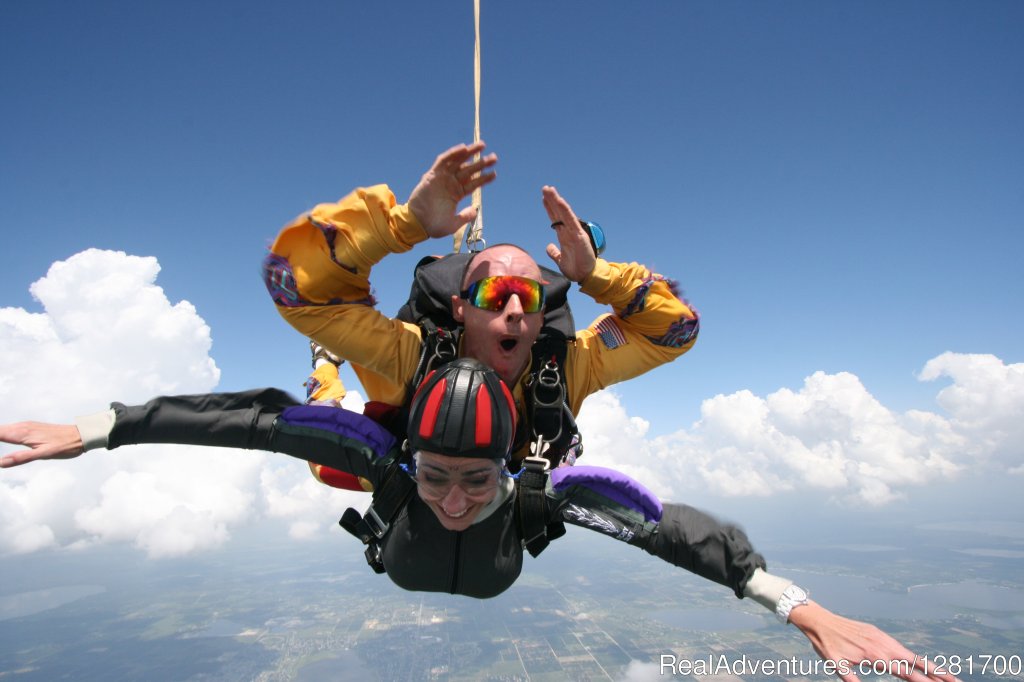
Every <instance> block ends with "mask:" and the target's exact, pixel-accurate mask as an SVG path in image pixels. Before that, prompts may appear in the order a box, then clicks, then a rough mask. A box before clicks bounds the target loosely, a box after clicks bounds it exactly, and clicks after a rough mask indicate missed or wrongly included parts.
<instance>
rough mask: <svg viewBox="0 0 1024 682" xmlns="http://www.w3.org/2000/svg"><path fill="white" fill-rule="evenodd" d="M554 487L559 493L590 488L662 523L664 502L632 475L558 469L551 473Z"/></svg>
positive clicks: (578, 468)
mask: <svg viewBox="0 0 1024 682" xmlns="http://www.w3.org/2000/svg"><path fill="white" fill-rule="evenodd" d="M551 485H552V487H553V488H554V489H555V490H557V491H562V490H565V489H567V488H569V487H570V486H574V485H579V486H583V487H586V488H590V489H591V490H593V491H594V492H596V493H600V494H601V495H604V496H605V497H607V498H608V499H610V500H614V501H615V502H618V503H619V504H622V505H625V506H627V507H629V508H630V509H633V510H634V511H638V512H640V513H641V514H643V515H644V520H646V521H660V520H661V500H659V499H658V498H657V497H656V496H655V495H654V493H652V492H651V491H650V490H648V489H647V488H645V487H644V486H643V485H641V484H640V483H639V482H637V481H634V480H633V479H632V478H630V477H629V476H626V475H625V474H623V473H620V472H618V471H615V470H614V469H606V468H604V467H595V466H580V465H576V466H571V467H558V468H557V469H554V470H553V471H552V472H551Z"/></svg>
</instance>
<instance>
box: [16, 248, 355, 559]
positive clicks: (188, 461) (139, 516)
mask: <svg viewBox="0 0 1024 682" xmlns="http://www.w3.org/2000/svg"><path fill="white" fill-rule="evenodd" d="M159 271H160V266H159V264H158V263H157V261H156V259H155V258H142V257H137V256H129V255H126V254H124V253H121V252H113V251H100V250H96V249H90V250H88V251H84V252H82V253H79V254H76V255H74V256H72V257H71V258H69V259H67V260H66V261H60V262H57V263H54V264H53V266H52V267H51V268H50V270H49V272H48V273H47V274H46V276H45V277H43V278H42V279H40V280H38V281H37V282H35V283H33V284H32V285H31V287H30V291H31V293H32V295H33V297H34V298H35V299H36V300H37V301H39V303H40V305H41V307H42V312H29V311H26V310H24V309H21V308H3V309H0V344H2V347H3V348H4V353H2V354H0V421H15V420H19V419H34V420H38V421H47V420H48V421H57V422H67V421H69V420H70V419H71V418H73V417H74V416H76V415H79V414H89V413H92V412H95V411H97V410H101V409H103V408H105V407H106V406H107V404H109V402H110V401H112V400H118V401H121V402H127V403H135V402H142V401H144V400H147V399H149V398H151V397H153V396H154V395H158V394H170V393H202V392H208V391H211V390H213V389H214V387H215V386H216V384H217V382H218V380H219V376H220V372H219V370H218V369H217V367H216V364H215V363H214V361H213V358H211V357H210V348H211V338H210V328H209V327H208V326H207V324H206V323H205V322H204V321H203V319H202V318H201V317H200V316H199V314H198V313H197V312H196V310H195V308H194V307H193V306H192V305H191V304H190V303H188V302H187V301H180V302H177V303H172V302H171V301H169V300H168V299H167V296H166V294H165V293H164V291H163V289H161V288H160V287H159V286H157V285H156V278H157V275H158V273H159ZM359 402H360V398H359V396H358V395H355V394H352V397H351V398H347V399H346V404H349V403H354V404H356V405H358V403H359ZM12 449H13V448H10V447H7V448H5V451H10V450H12ZM366 501H368V496H367V495H358V494H356V493H352V494H351V495H345V494H341V493H337V491H334V490H333V489H329V488H327V487H325V486H323V485H320V484H318V483H315V482H314V481H313V480H312V478H311V477H310V475H309V472H308V470H307V468H306V465H305V463H303V462H298V461H294V460H289V459H285V458H282V457H280V456H277V455H269V454H266V453H257V452H245V451H237V450H235V451H232V450H227V449H219V448H196V447H187V446H173V445H147V446H133V447H126V448H120V449H118V450H116V451H111V452H107V451H102V450H101V451H94V452H90V453H88V454H87V455H86V456H84V457H81V458H79V459H76V460H72V461H67V462H38V463H33V464H30V465H27V466H24V467H19V468H15V469H7V470H4V471H3V473H2V474H0V524H2V530H0V552H19V553H20V552H31V551H36V550H39V549H44V548H51V547H83V546H88V545H91V544H96V543H106V542H127V543H132V544H134V545H135V546H137V547H139V548H140V549H142V550H144V551H145V552H146V553H147V554H149V555H150V556H154V557H165V556H178V555H183V554H187V553H190V552H194V551H198V550H203V549H207V548H211V547H216V546H218V545H220V544H222V543H223V542H224V541H225V540H226V539H227V538H228V537H229V536H230V531H231V528H232V527H235V526H238V525H240V524H246V523H252V522H254V521H258V520H259V519H260V518H267V517H272V518H276V519H283V520H285V521H287V522H288V523H289V524H290V527H289V532H290V533H291V535H292V536H293V537H299V538H309V537H312V536H315V535H316V534H317V533H318V532H321V533H326V532H335V531H336V528H332V526H333V525H334V523H335V522H336V519H337V517H338V516H340V513H341V511H343V510H344V508H345V506H346V504H349V503H355V504H365V503H366Z"/></svg>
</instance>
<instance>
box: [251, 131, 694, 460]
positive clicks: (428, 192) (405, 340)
mask: <svg viewBox="0 0 1024 682" xmlns="http://www.w3.org/2000/svg"><path fill="white" fill-rule="evenodd" d="M483 149H484V144H483V143H482V142H481V143H477V144H474V145H457V146H455V147H452V148H451V149H449V150H447V151H446V152H443V153H442V154H441V155H440V156H438V157H437V159H436V160H435V162H434V164H433V166H431V168H430V169H429V170H428V171H427V172H426V173H425V174H424V175H423V178H422V179H421V180H420V183H419V184H418V185H417V186H416V188H415V189H414V190H413V192H412V194H411V195H410V197H409V201H408V202H407V203H405V204H398V203H397V202H396V199H395V196H394V194H392V192H391V191H390V190H389V189H388V187H387V186H386V185H376V186H373V187H368V188H358V189H356V190H355V191H353V192H352V193H351V194H349V195H348V196H346V197H344V198H342V199H341V200H340V201H338V202H337V203H330V204H320V205H318V206H316V207H315V208H313V210H312V211H310V212H309V213H307V214H305V215H303V216H301V217H299V218H298V219H297V220H295V221H294V222H293V223H291V224H290V225H288V226H287V227H285V228H284V229H283V230H282V231H281V233H280V234H279V235H278V237H277V239H276V241H275V242H274V244H273V246H272V247H271V251H270V253H269V254H268V255H267V258H266V259H265V261H264V270H263V272H264V280H265V283H266V286H267V289H268V291H269V292H270V294H271V296H272V298H273V299H274V302H275V303H276V305H277V309H278V312H279V313H280V314H281V315H282V316H283V317H284V319H285V320H287V321H288V323H289V324H291V325H292V326H293V327H295V329H297V330H298V331H299V332H300V333H302V334H303V335H304V336H308V337H309V338H311V339H313V340H314V341H315V342H316V343H317V344H320V345H322V346H323V347H324V348H325V349H326V350H328V351H330V352H331V353H334V354H335V355H337V356H338V357H339V358H342V359H344V360H348V361H349V362H351V363H352V368H353V370H354V371H355V373H356V375H357V376H358V377H359V380H360V382H361V383H362V385H363V387H364V389H365V390H366V394H367V398H368V399H369V400H376V401H381V402H384V403H387V404H390V405H402V404H403V403H404V401H405V400H406V397H407V396H406V395H405V393H406V387H407V385H408V384H409V382H410V380H411V379H412V377H413V375H414V373H415V371H416V368H417V366H418V363H419V359H420V353H421V348H422V336H421V330H420V327H419V326H418V325H416V324H410V323H407V322H403V321H400V320H396V319H392V318H389V317H387V316H386V315H384V314H383V313H381V312H379V311H378V310H377V309H376V308H374V307H373V304H374V300H373V297H372V295H371V293H370V271H371V268H372V267H373V266H374V265H375V264H376V263H377V262H379V261H380V260H381V259H382V258H384V257H385V256H387V255H388V254H390V253H401V252H405V251H408V250H409V249H411V248H412V247H413V245H415V244H417V243H419V242H421V241H424V240H426V239H428V238H441V237H448V236H450V235H451V234H453V233H454V232H455V231H456V230H457V229H458V228H460V227H462V226H463V225H465V224H467V223H469V222H470V221H472V220H473V219H474V218H475V217H476V209H475V208H474V207H472V206H470V207H468V208H465V209H462V210H461V211H460V210H458V204H459V203H460V202H461V201H462V200H463V199H465V198H466V197H468V196H469V195H470V194H471V193H472V192H473V190H474V189H476V188H477V187H480V186H482V185H485V184H487V183H489V182H491V181H492V180H494V178H495V173H494V171H493V166H494V164H495V163H496V162H497V157H496V156H495V155H494V154H490V155H487V156H477V155H478V154H480V153H482V152H483ZM542 200H543V205H544V208H545V210H546V211H547V214H548V217H549V219H550V220H551V223H552V227H553V228H554V229H555V230H556V235H557V239H558V245H557V246H556V245H555V244H553V243H552V244H548V246H547V253H548V255H549V256H550V257H551V258H552V260H553V261H554V262H555V264H556V265H557V266H558V268H559V270H560V271H561V272H562V274H563V275H564V276H565V277H566V278H568V279H569V280H571V281H573V282H576V283H578V284H579V286H580V290H581V291H582V292H583V293H585V294H587V295H589V296H591V297H593V298H594V300H595V301H597V302H598V303H601V304H605V305H610V306H611V307H612V310H613V314H606V315H602V316H601V317H599V318H598V319H597V320H595V321H594V322H593V323H592V324H591V325H590V326H589V327H588V328H587V329H584V330H580V331H577V332H576V337H575V340H573V341H571V342H570V343H569V347H568V352H567V355H566V359H565V364H564V371H565V377H566V386H567V389H568V402H569V407H570V409H571V410H572V412H573V414H577V413H578V412H579V409H580V406H581V405H582V403H583V400H584V399H585V398H586V397H587V396H588V395H590V394H591V393H594V392H596V391H599V390H601V389H603V388H605V387H607V386H609V385H611V384H614V383H617V382H619V381H624V380H626V379H630V378H632V377H635V376H637V375H639V374H642V373H644V372H646V371H648V370H649V369H652V368H654V367H656V366H658V365H661V364H664V363H667V362H670V361H672V360H674V359H676V358H678V357H679V356H681V355H682V354H683V353H685V352H686V351H687V350H689V349H690V348H691V347H692V346H693V344H694V342H695V341H696V338H697V333H698V330H699V320H698V316H697V313H696V312H695V311H694V310H693V309H692V308H691V307H690V306H689V305H688V304H687V303H686V302H685V301H683V300H682V299H681V298H679V297H678V296H677V295H676V293H675V288H674V286H673V284H672V283H671V282H670V281H669V280H667V279H666V278H664V277H662V276H661V275H659V274H656V273H653V272H651V271H650V270H648V269H647V268H645V267H644V266H642V265H639V264H637V263H629V264H626V263H611V262H608V261H605V260H604V259H602V258H599V257H598V256H597V254H596V253H594V249H593V247H592V246H591V242H590V237H589V236H588V235H587V233H586V232H585V231H584V229H583V228H582V227H581V224H580V221H579V220H578V218H577V217H576V215H575V213H574V212H573V210H572V207H571V206H570V205H569V204H568V202H566V201H565V199H563V198H562V197H561V196H560V195H559V194H558V192H557V190H556V189H555V188H554V187H544V188H543V189H542ZM462 284H463V291H462V292H461V293H460V292H453V293H452V297H451V300H452V315H453V317H454V319H455V320H456V321H457V322H458V323H459V324H461V325H462V326H463V328H464V332H463V334H462V336H461V339H460V347H459V349H458V353H459V355H460V356H466V357H472V358H475V359H477V360H479V361H481V362H483V363H484V364H486V365H488V366H490V367H492V368H494V369H495V370H496V371H497V372H498V374H499V376H501V378H502V379H503V380H504V381H505V382H506V384H507V385H508V386H509V387H510V388H512V390H513V395H514V397H515V400H516V404H517V406H518V408H519V410H520V416H521V417H524V418H526V417H525V415H523V414H522V412H523V407H522V406H523V404H524V400H523V398H524V383H525V382H526V379H527V377H528V375H529V372H528V371H527V370H528V367H529V366H530V361H531V347H532V345H533V343H534V341H536V339H537V337H538V334H539V333H540V329H541V326H542V323H543V311H542V309H539V308H538V307H537V306H538V298H537V297H538V291H540V292H541V293H540V294H539V296H540V300H541V301H543V293H542V290H543V281H542V274H541V270H540V266H539V265H538V264H537V263H536V262H535V261H534V260H533V258H531V257H530V256H529V254H527V253H526V252H525V251H523V250H522V249H520V248H519V247H516V246H513V245H508V244H504V245H498V246H493V247H490V248H488V249H485V250H484V251H481V252H480V253H478V254H476V255H475V256H474V257H473V259H472V261H470V264H469V266H468V268H467V271H466V274H465V276H464V278H463V283H462ZM528 448H529V444H528V443H526V444H524V445H522V447H520V449H519V450H518V451H517V452H516V453H515V459H516V460H522V458H523V457H525V456H527V454H528Z"/></svg>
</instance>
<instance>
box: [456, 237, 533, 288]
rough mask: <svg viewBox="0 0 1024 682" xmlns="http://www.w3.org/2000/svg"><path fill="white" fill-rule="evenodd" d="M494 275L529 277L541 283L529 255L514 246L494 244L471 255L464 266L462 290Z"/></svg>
mask: <svg viewBox="0 0 1024 682" xmlns="http://www.w3.org/2000/svg"><path fill="white" fill-rule="evenodd" d="M494 275H515V276H517V277H529V278H530V279H535V280H537V281H538V282H543V281H544V280H543V277H542V276H541V272H540V266H539V265H537V261H535V260H533V257H532V256H530V254H528V253H526V251H524V250H523V249H521V248H519V247H518V246H516V245H515V244H495V245H494V246H489V247H487V248H486V249H484V250H483V251H480V252H478V253H475V254H473V257H472V258H470V259H469V263H467V264H466V274H465V275H463V277H462V288H463V289H465V288H466V287H468V286H469V285H470V284H472V283H473V282H476V281H477V280H480V279H483V278H484V277H492V276H494Z"/></svg>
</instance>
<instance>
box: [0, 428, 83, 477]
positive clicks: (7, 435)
mask: <svg viewBox="0 0 1024 682" xmlns="http://www.w3.org/2000/svg"><path fill="white" fill-rule="evenodd" d="M0 442H3V443H12V444H14V445H24V446H26V447H28V448H29V449H28V450H21V451H18V452H13V453H11V454H9V455H4V456H3V457H2V458H0V468H4V469H6V468H8V467H16V466H19V465H21V464H27V463H29V462H35V461H36V460H40V459H71V458H72V457H78V456H79V455H80V454H82V453H83V452H84V451H85V450H84V446H83V445H82V434H80V433H79V432H78V427H77V426H75V425H74V424H44V423H42V422H18V423H16V424H4V425H2V426H0Z"/></svg>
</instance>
